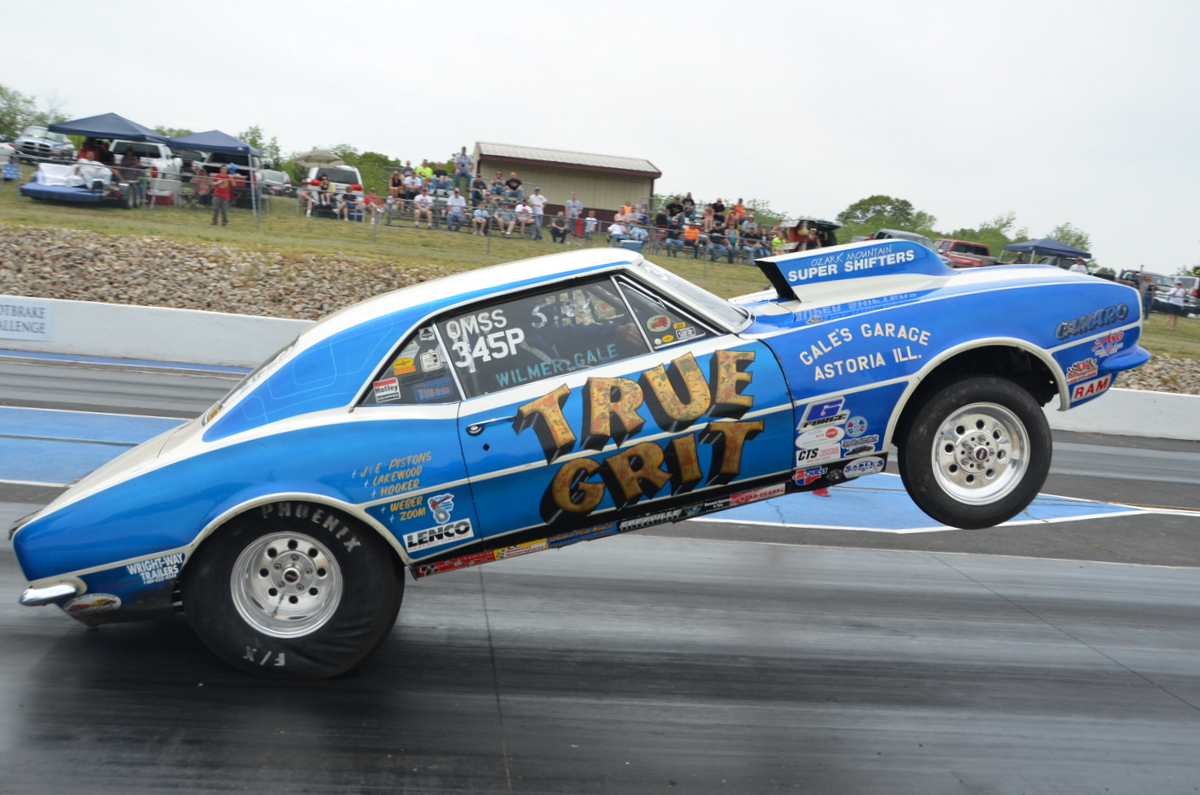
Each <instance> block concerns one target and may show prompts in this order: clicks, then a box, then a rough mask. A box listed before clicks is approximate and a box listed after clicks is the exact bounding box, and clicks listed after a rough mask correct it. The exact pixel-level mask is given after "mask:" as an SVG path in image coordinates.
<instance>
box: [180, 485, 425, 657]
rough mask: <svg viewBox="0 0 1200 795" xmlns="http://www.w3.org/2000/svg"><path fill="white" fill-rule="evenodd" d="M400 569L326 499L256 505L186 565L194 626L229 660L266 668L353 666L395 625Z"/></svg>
mask: <svg viewBox="0 0 1200 795" xmlns="http://www.w3.org/2000/svg"><path fill="white" fill-rule="evenodd" d="M402 572H403V570H402V569H401V568H400V567H399V566H397V565H396V563H395V559H394V556H393V554H392V551H391V549H390V548H389V547H388V546H387V544H386V543H385V542H384V541H383V539H381V538H380V537H379V536H378V534H376V533H375V532H373V531H372V530H370V529H369V528H366V527H364V526H362V525H361V524H360V523H358V522H356V521H354V520H353V519H350V518H348V517H346V516H344V515H342V514H339V513H337V512H336V511H333V510H330V509H329V507H328V506H324V505H318V504H315V503H306V502H281V503H275V504H271V505H265V506H261V507H259V508H255V509H254V510H252V511H250V512H249V513H247V514H243V515H242V516H239V517H237V518H236V519H233V520H231V521H230V522H229V523H228V524H226V525H225V526H224V527H222V528H221V529H220V530H218V531H217V532H216V533H215V534H213V536H212V537H210V538H208V539H207V540H206V541H205V542H204V543H203V544H202V545H201V546H200V549H199V550H198V551H197V552H196V555H195V557H194V558H193V559H192V560H191V561H190V562H189V563H188V565H187V567H186V568H185V570H184V574H183V586H182V592H183V606H184V611H185V612H186V613H187V617H188V621H189V622H190V623H191V625H192V627H193V628H194V629H195V631H196V634H197V635H199V636H200V639H201V640H203V641H204V643H205V645H207V646H208V647H209V648H210V649H212V651H213V652H214V653H216V654H217V656H219V657H220V658H221V659H223V660H225V662H227V663H229V664H230V665H232V666H234V667H235V668H240V669H242V670H243V671H249V672H252V673H256V674H261V675H265V676H272V677H279V678H288V679H320V678H324V677H329V676H336V675H338V674H340V673H344V672H345V671H348V670H350V669H351V668H353V667H354V666H355V665H357V664H358V663H359V662H361V661H362V660H363V659H364V658H365V657H366V656H367V655H369V654H370V653H371V652H372V651H374V650H375V649H376V648H377V647H378V646H379V645H380V643H381V642H382V640H383V638H384V637H385V636H386V635H387V633H388V632H390V631H391V629H392V626H393V625H394V624H395V622H396V615H397V613H398V612H399V610H400V601H401V597H402V595H403V593H404V578H403V573H402Z"/></svg>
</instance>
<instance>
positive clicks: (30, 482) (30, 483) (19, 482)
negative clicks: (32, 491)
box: [0, 478, 71, 488]
mask: <svg viewBox="0 0 1200 795" xmlns="http://www.w3.org/2000/svg"><path fill="white" fill-rule="evenodd" d="M0 484H7V485H10V486H53V487H54V488H62V487H63V486H70V485H71V484H70V483H46V482H44V481H41V480H5V479H3V478H0Z"/></svg>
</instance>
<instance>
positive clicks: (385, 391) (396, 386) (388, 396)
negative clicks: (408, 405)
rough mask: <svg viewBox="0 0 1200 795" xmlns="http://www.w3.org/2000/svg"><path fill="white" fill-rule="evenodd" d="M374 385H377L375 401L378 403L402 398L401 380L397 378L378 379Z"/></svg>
mask: <svg viewBox="0 0 1200 795" xmlns="http://www.w3.org/2000/svg"><path fill="white" fill-rule="evenodd" d="M373 386H374V387H375V389H374V392H375V401H376V402H377V403H387V402H389V401H392V400H399V399H400V382H399V381H397V380H396V379H395V378H388V379H386V380H384V381H376V382H375V383H374V385H373Z"/></svg>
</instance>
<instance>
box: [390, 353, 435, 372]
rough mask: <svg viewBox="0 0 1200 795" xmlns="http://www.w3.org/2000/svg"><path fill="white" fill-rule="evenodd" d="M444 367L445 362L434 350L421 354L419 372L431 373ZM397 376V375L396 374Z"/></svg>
mask: <svg viewBox="0 0 1200 795" xmlns="http://www.w3.org/2000/svg"><path fill="white" fill-rule="evenodd" d="M445 366H446V360H445V359H443V358H442V354H440V353H438V351H437V350H436V349H434V350H430V351H425V352H424V353H422V354H421V372H423V373H432V372H436V371H437V370H441V369H442V368H444V367H445ZM397 375H399V373H397Z"/></svg>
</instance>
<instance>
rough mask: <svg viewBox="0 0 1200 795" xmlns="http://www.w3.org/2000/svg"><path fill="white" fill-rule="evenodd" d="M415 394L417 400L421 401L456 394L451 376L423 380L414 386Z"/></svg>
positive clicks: (439, 398)
mask: <svg viewBox="0 0 1200 795" xmlns="http://www.w3.org/2000/svg"><path fill="white" fill-rule="evenodd" d="M413 394H415V395H416V396H417V401H418V402H421V403H428V402H429V401H431V400H441V399H442V398H444V397H447V396H449V395H453V394H454V383H453V382H452V381H451V380H450V377H449V376H443V377H442V378H434V379H432V380H430V381H422V382H421V383H419V384H417V385H416V386H414V387H413Z"/></svg>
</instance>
